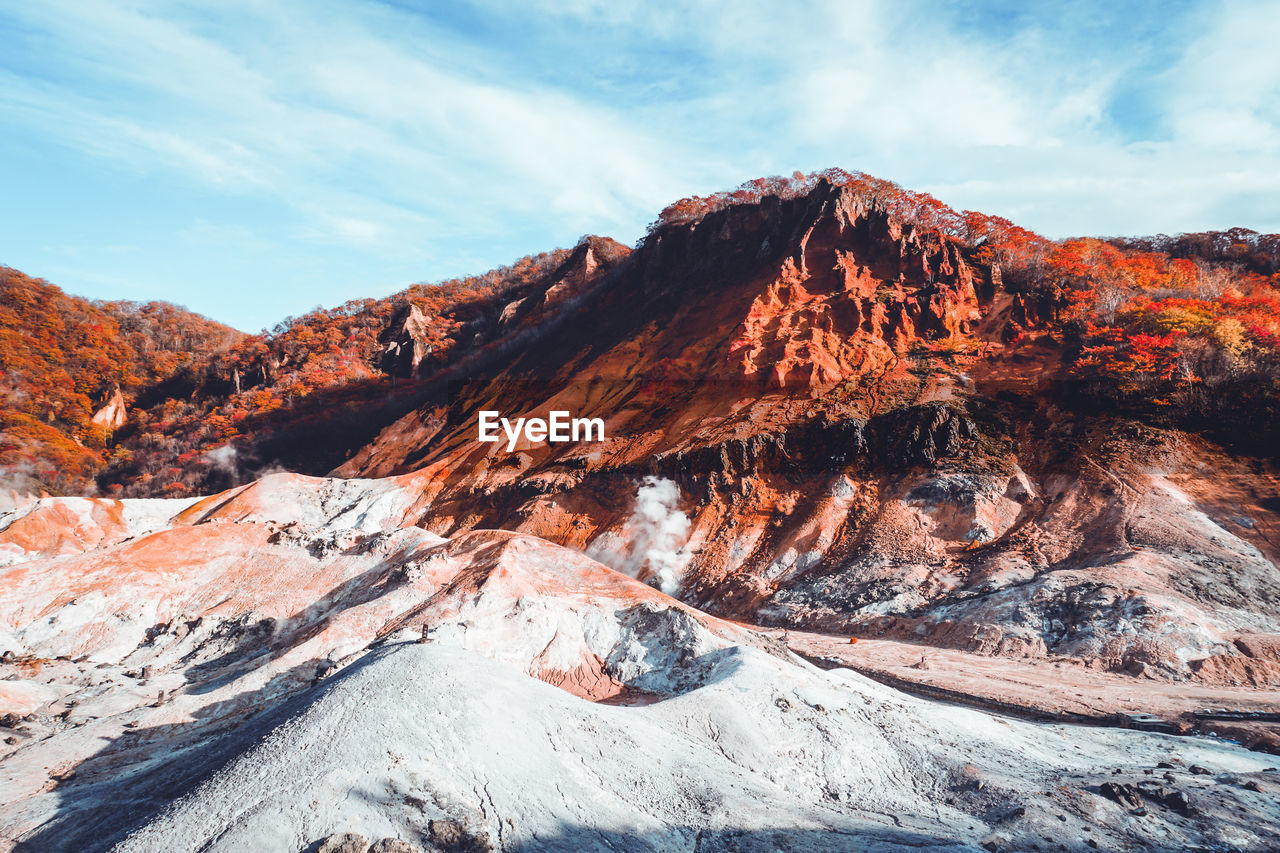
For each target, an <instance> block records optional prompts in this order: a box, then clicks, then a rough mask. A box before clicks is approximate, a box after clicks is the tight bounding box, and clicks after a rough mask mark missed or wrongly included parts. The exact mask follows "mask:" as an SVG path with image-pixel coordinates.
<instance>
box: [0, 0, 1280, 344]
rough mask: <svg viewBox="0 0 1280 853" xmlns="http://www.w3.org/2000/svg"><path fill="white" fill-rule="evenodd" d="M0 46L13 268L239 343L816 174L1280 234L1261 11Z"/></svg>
mask: <svg viewBox="0 0 1280 853" xmlns="http://www.w3.org/2000/svg"><path fill="white" fill-rule="evenodd" d="M0 35H2V36H3V38H4V43H5V44H6V51H5V52H4V54H3V56H0V116H2V117H0V130H3V131H4V135H5V140H4V141H3V142H0V155H4V156H3V161H4V163H5V164H7V165H0V169H9V170H11V174H10V175H9V177H10V178H12V179H13V180H12V181H11V182H10V183H12V184H13V185H14V186H15V187H17V189H16V190H15V192H18V193H22V192H25V193H27V194H28V195H29V198H26V199H25V200H24V199H23V198H18V199H16V203H15V204H11V205H10V208H11V210H13V211H19V210H23V209H28V210H29V209H31V208H32V207H33V206H34V207H37V208H38V207H39V206H40V205H41V204H44V205H45V206H46V207H47V208H49V212H48V215H47V216H46V217H44V218H39V217H31V216H29V215H26V216H24V215H22V214H17V216H16V217H15V222H14V223H8V222H6V223H5V225H6V227H5V229H3V230H4V232H5V233H6V234H7V236H6V237H4V238H0V240H4V242H0V262H7V263H11V264H15V265H18V266H31V265H34V266H35V267H37V268H36V269H33V271H34V272H42V271H44V270H49V271H50V274H51V271H52V270H53V262H52V260H51V259H49V258H46V257H44V256H42V255H41V254H40V252H39V251H38V249H37V248H36V247H38V246H42V245H49V244H51V243H57V244H66V243H68V242H72V240H71V239H70V238H69V237H68V236H67V235H63V234H50V233H38V230H37V229H44V230H45V231H47V230H48V229H49V228H50V227H51V226H55V227H60V228H63V229H65V230H67V231H68V232H74V233H75V234H77V235H79V236H78V237H77V238H76V239H79V240H81V242H82V243H83V251H82V252H81V254H80V255H79V258H78V267H80V268H86V267H87V265H89V264H91V263H93V262H94V261H95V260H96V261H97V262H100V263H101V265H102V266H103V270H102V274H101V275H100V276H97V277H96V278H97V280H99V281H104V280H119V279H122V278H130V277H132V278H134V279H135V280H136V282H137V283H136V284H135V286H134V288H133V289H134V290H135V291H136V290H138V289H139V288H141V289H142V290H143V291H149V292H152V293H156V294H157V295H167V296H169V297H170V298H176V299H178V301H188V302H191V303H193V305H194V306H195V307H200V308H203V309H204V310H208V311H213V312H214V313H215V314H219V315H220V316H223V317H227V318H229V319H233V320H235V321H237V322H240V323H241V324H242V325H256V324H264V323H269V322H271V321H272V320H273V319H274V318H275V317H277V316H279V315H281V314H283V313H289V312H290V311H292V310H296V309H297V308H298V303H299V301H302V302H313V301H315V300H316V299H317V298H319V299H320V300H322V301H325V302H334V301H339V300H340V299H344V298H349V297H351V296H355V295H360V294H366V293H372V292H378V291H380V290H381V291H385V290H388V289H391V288H392V287H394V286H397V285H403V284H405V283H407V282H408V281H409V280H417V279H423V278H426V279H430V278H436V277H440V276H443V275H447V274H454V273H462V272H473V271H479V269H481V268H484V267H488V266H492V265H495V264H498V263H503V262H505V261H508V260H511V259H512V258H513V257H514V256H515V255H516V254H520V253H523V252H527V251H533V250H536V249H540V248H550V247H551V246H554V245H557V244H564V243H567V242H569V241H571V240H572V239H573V238H575V237H576V236H577V235H578V234H580V233H583V232H588V231H591V232H597V233H612V234H614V235H616V236H619V237H621V238H623V239H626V240H632V239H634V238H635V237H636V236H638V235H639V233H640V231H641V229H642V228H643V225H644V223H645V222H647V221H648V220H649V219H651V218H652V217H653V215H654V213H656V211H657V210H658V209H660V208H661V207H662V206H663V205H664V204H665V203H666V202H669V201H671V200H673V199H675V198H677V197H679V196H681V195H685V194H688V193H691V192H706V191H710V190H713V189H717V188H722V187H724V186H726V185H729V184H733V183H736V182H738V181H740V180H743V179H746V178H750V177H754V176H757V175H760V174H768V173H789V172H791V171H793V170H794V169H797V168H800V169H811V168H818V167H822V166H826V165H843V166H846V167H849V168H859V169H864V170H867V171H871V172H873V173H877V174H881V175H883V176H885V177H889V178H893V179H895V180H898V181H901V182H903V183H905V184H907V185H911V186H917V187H922V188H926V189H930V190H933V191H935V192H937V193H938V194H940V195H941V196H942V197H944V198H945V199H946V200H948V201H951V202H953V203H955V204H958V205H961V206H966V207H976V208H982V209H988V210H991V211H993V212H997V213H1002V214H1005V215H1008V216H1011V217H1014V218H1017V219H1019V220H1020V221H1023V222H1024V223H1025V224H1027V225H1029V226H1031V227H1034V228H1038V229H1040V230H1042V231H1044V232H1046V233H1049V234H1051V235H1065V234H1070V233H1086V232H1109V233H1122V232H1124V233H1135V232H1150V231H1158V230H1165V231H1172V230H1187V229H1198V228H1204V227H1223V226H1227V225H1232V224H1248V225H1252V226H1254V227H1260V228H1264V229H1280V213H1277V212H1276V210H1275V208H1274V205H1268V204H1264V203H1263V199H1264V198H1267V197H1274V194H1275V192H1276V191H1277V190H1280V169H1276V168H1275V167H1276V164H1277V162H1280V156H1278V155H1280V132H1278V130H1277V128H1278V126H1280V115H1278V113H1277V110H1278V109H1280V107H1278V105H1280V60H1278V59H1277V52H1276V51H1275V50H1274V45H1275V44H1276V43H1277V42H1278V41H1280V16H1277V15H1276V14H1275V9H1274V4H1272V3H1270V2H1266V0H1261V2H1247V0H1246V2H1229V3H1228V2H1222V3H1211V2H1203V3H1190V2H1170V3H1165V4H1160V7H1159V8H1158V9H1157V8H1156V7H1155V6H1152V7H1151V8H1150V9H1147V8H1144V7H1141V4H1135V5H1134V7H1133V8H1130V9H1124V8H1121V7H1118V6H1116V4H1109V3H1102V2H1085V0H1077V2H1075V3H1071V4H1063V5H1062V6H1056V7H1055V9H1054V10H1048V9H1047V8H1046V9H1039V8H1036V7H1034V6H1030V7H1029V6H1027V4H1020V3H1012V2H1005V0H984V2H968V3H959V4H956V3H949V4H942V3H923V2H905V3H903V2H889V0H863V2H839V0H812V2H804V3H795V4H779V3H776V2H764V0H742V2H737V3H732V4H724V3H712V2H692V3H689V4H681V6H680V8H678V9H677V8H675V7H674V6H670V5H667V4H655V3H643V2H638V0H637V2H632V0H614V2H603V0H575V2H569V3H564V2H550V0H546V2H538V3H530V4H524V5H522V6H520V7H519V8H515V7H514V6H513V4H509V3H504V2H498V0H473V2H470V3H466V2H459V3H456V4H439V5H436V4H428V5H426V6H424V7H417V6H416V5H413V4H408V3H405V4H398V3H390V2H388V3H376V2H364V3H339V2H336V0H314V2H306V3H303V2H298V0H282V2H278V3H274V4H269V5H265V4H260V3H250V2H246V0H226V2H219V3H211V2H199V0H197V2H190V3H184V4H181V5H175V4H170V3H158V2H150V0H137V2H134V3H130V4H119V3H92V2H90V3H86V2H79V0H77V2H71V1H70V0H46V2H42V3H17V2H9V0H0ZM33 168H35V169H37V170H40V171H42V172H43V173H44V174H42V175H40V178H41V180H35V179H34V178H33V177H32V175H31V171H32V169H33ZM41 194H43V196H44V199H43V201H42V200H41V198H39V197H37V196H40V195H41ZM50 199H57V204H58V205H60V207H58V208H57V209H56V210H55V209H54V206H55V203H54V201H51V200H50ZM73 200H74V205H73V204H72V202H73ZM10 226H13V227H10ZM126 230H127V232H128V233H121V232H122V231H126ZM243 231H247V232H248V233H249V234H251V236H252V240H251V241H248V242H246V239H245V237H244V234H243V233H242V232H243ZM179 235H185V236H181V237H180V236H179ZM192 235H199V236H200V239H195V240H193V239H191V236H192ZM219 235H221V236H219ZM220 239H222V240H225V241H226V242H224V243H223V244H222V251H221V252H219V249H218V246H217V245H216V244H217V241H218V240H220ZM124 242H127V243H129V244H131V245H134V244H136V245H139V246H140V247H141V249H142V251H140V252H138V253H131V254H130V255H129V256H127V257H126V256H121V255H120V253H118V252H117V253H114V255H113V254H112V253H110V252H108V251H107V250H106V248H105V247H107V246H109V245H119V244H121V243H124ZM250 245H251V246H253V247H255V248H254V250H253V251H248V250H245V247H246V246H250ZM264 245H266V246H270V247H272V251H271V252H266V253H263V252H259V251H257V249H259V248H261V247H262V246H264ZM178 247H180V248H181V252H182V253H179V248H178ZM242 250H244V251H242ZM148 253H152V254H154V255H155V256H159V257H165V260H164V262H163V263H160V262H153V263H151V264H150V265H149V266H145V267H144V266H142V265H141V261H137V260H134V259H135V257H136V258H143V257H146V256H147V255H148ZM264 255H266V256H267V257H266V258H264V257H263V256H264ZM250 256H252V258H253V263H252V264H251V263H250ZM152 260H153V261H154V260H155V259H154V258H153V259H152ZM130 263H133V264H134V265H133V266H130ZM42 265H43V269H41V268H40V267H42ZM255 275H257V276H259V277H260V278H259V280H257V281H251V280H244V279H245V278H246V277H247V278H252V277H253V276H255ZM308 276H312V277H314V278H313V279H309V278H308ZM214 280H217V281H219V282H221V283H222V284H221V287H220V290H219V291H218V292H217V293H212V292H209V289H208V288H209V285H210V282H212V281H214ZM227 281H234V282H236V284H235V285H234V286H227V285H226V284H225V283H226V282H227ZM306 281H310V282H311V285H310V286H309V287H307V288H306V295H305V297H303V298H301V300H299V299H298V298H296V297H295V296H294V295H292V289H293V288H296V287H298V286H299V283H300V282H306ZM62 283H63V284H65V285H68V286H70V287H71V288H72V289H75V287H76V286H77V285H79V284H83V286H84V287H88V288H92V287H93V286H94V285H93V283H92V282H91V281H90V280H89V278H88V277H84V278H78V279H75V280H69V281H63V282H62ZM271 284H275V285H276V287H275V288H270V287H264V285H271ZM163 291H168V292H163ZM188 291H189V293H188ZM219 299H222V300H224V301H231V302H233V303H234V304H233V306H232V307H229V308H227V309H225V310H224V309H221V308H219V306H218V300H219ZM290 306H291V307H290Z"/></svg>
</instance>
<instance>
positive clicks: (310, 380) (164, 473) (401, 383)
mask: <svg viewBox="0 0 1280 853" xmlns="http://www.w3.org/2000/svg"><path fill="white" fill-rule="evenodd" d="M589 240H591V241H593V242H592V243H591V245H592V246H593V247H594V248H595V250H596V252H597V254H598V255H603V256H606V257H610V256H613V255H616V253H617V252H619V251H621V252H624V253H625V251H626V250H625V248H624V247H621V246H619V245H618V244H616V243H613V241H609V240H603V239H600V238H589ZM570 252H571V250H565V249H557V250H555V251H552V252H546V253H543V254H539V255H533V256H529V257H525V258H521V259H520V260H518V261H516V262H515V263H513V264H511V265H509V266H504V267H500V268H498V269H495V270H492V271H490V272H487V273H485V274H483V275H478V276H469V277H466V278H460V279H452V280H448V281H443V282H439V283H435V284H415V285H412V286H410V287H409V288H407V289H405V290H403V291H401V292H399V293H396V294H394V295H392V296H390V297H387V298H385V299H359V300H353V301H351V302H347V303H345V304H343V305H339V306H337V307H336V308H317V309H315V310H314V311H311V312H309V313H307V314H304V315H302V316H300V317H290V318H287V319H285V320H284V321H282V322H281V323H279V324H278V325H276V326H275V328H273V329H271V330H269V331H264V332H263V333H261V334H258V335H251V336H246V337H244V338H243V339H241V340H240V341H239V342H237V343H236V344H235V345H234V346H232V347H230V348H228V349H226V350H224V351H222V352H219V353H217V354H215V355H213V356H212V357H211V358H209V359H207V360H205V362H204V363H203V364H201V365H192V366H191V367H190V368H189V369H188V370H186V371H184V372H182V373H180V374H178V375H176V376H175V377H172V378H171V379H170V380H169V381H168V382H166V383H163V384H161V385H160V386H157V388H156V389H154V390H153V393H151V394H150V395H147V396H146V397H143V398H141V399H140V404H141V405H140V406H139V407H138V408H137V409H136V410H135V411H133V412H132V413H131V415H130V426H129V428H128V430H127V431H126V432H125V434H124V435H123V436H122V442H121V446H120V447H119V449H118V450H117V451H116V453H115V455H114V457H113V459H112V461H111V464H110V465H109V467H108V468H107V469H106V470H105V471H104V472H103V473H102V474H101V476H100V478H99V479H100V482H101V484H102V486H103V487H104V488H105V489H107V490H108V491H113V492H114V493H115V494H124V495H143V494H155V493H156V492H163V493H165V494H189V493H193V492H198V491H208V490H210V489H215V488H220V487H224V486H227V485H230V484H232V483H235V482H239V481H241V480H243V479H244V478H246V477H249V476H252V475H254V474H256V473H261V472H262V471H264V470H268V469H269V468H270V467H271V466H273V465H276V464H282V463H283V464H287V465H288V466H289V467H293V468H301V469H305V470H328V469H329V468H331V467H333V466H334V465H336V464H338V463H340V462H341V461H342V460H343V458H345V453H347V452H349V451H350V449H351V448H352V446H353V445H358V444H359V443H361V442H365V441H368V440H371V439H372V438H373V436H374V435H376V432H377V429H379V428H380V427H381V426H383V425H385V424H386V423H387V422H389V418H392V417H394V416H395V415H396V414H399V413H401V412H402V411H403V410H404V409H406V408H407V407H408V406H409V405H410V404H411V403H412V402H413V401H414V400H415V394H416V393H417V387H418V386H419V385H420V384H422V383H423V382H426V381H428V380H430V379H431V378H432V377H433V376H434V375H435V374H436V372H438V371H439V370H441V369H443V368H444V367H446V366H448V365H451V364H453V363H455V362H457V361H458V360H459V359H461V358H463V357H464V356H467V355H470V354H475V353H477V352H481V351H483V350H485V349H486V348H487V347H493V346H495V342H496V339H497V337H498V332H499V328H498V323H497V320H498V316H499V314H500V313H501V311H502V309H503V308H504V306H506V305H507V304H509V303H510V302H511V301H513V300H515V299H518V298H520V297H521V296H522V295H523V294H525V293H526V292H528V291H529V290H530V289H532V288H537V287H541V286H545V285H546V283H547V281H548V280H549V277H550V276H551V275H552V274H553V273H554V272H555V271H556V270H557V268H558V267H559V266H560V265H561V264H563V263H564V262H565V260H566V259H567V258H568V256H569V255H570ZM407 305H413V306H416V307H417V308H418V310H419V311H420V312H421V315H422V316H423V317H425V318H426V323H425V326H424V327H423V328H422V329H421V330H420V333H421V336H422V337H421V340H420V344H421V346H423V348H424V349H425V350H426V351H428V352H429V353H430V354H429V355H428V356H427V357H426V358H425V359H424V361H423V363H422V364H421V365H420V366H419V369H418V373H417V374H416V375H414V376H412V377H409V378H407V379H404V378H400V379H397V378H396V377H395V376H393V375H391V374H390V373H389V372H387V371H386V370H385V369H384V364H383V355H384V352H385V343H384V342H383V341H382V340H381V339H380V338H381V336H382V334H383V332H384V331H385V330H386V329H387V327H388V325H389V324H390V323H391V322H392V321H393V319H394V318H395V317H396V316H397V314H398V313H399V312H400V311H401V309H402V308H404V307H405V306H407Z"/></svg>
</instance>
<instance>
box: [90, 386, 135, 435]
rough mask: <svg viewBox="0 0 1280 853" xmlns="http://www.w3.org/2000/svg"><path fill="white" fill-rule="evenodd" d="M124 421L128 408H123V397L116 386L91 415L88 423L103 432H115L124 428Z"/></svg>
mask: <svg viewBox="0 0 1280 853" xmlns="http://www.w3.org/2000/svg"><path fill="white" fill-rule="evenodd" d="M126 420H128V408H127V407H126V406H125V402H124V395H123V394H122V393H120V386H119V385H117V386H116V389H115V390H114V391H113V392H111V396H110V397H108V398H107V401H106V402H105V403H103V405H102V407H101V408H100V409H98V411H96V412H94V413H93V417H92V418H90V422H91V423H93V424H94V425H95V426H100V427H102V428H103V429H105V430H115V429H119V428H120V427H122V426H124V423H125V421H126Z"/></svg>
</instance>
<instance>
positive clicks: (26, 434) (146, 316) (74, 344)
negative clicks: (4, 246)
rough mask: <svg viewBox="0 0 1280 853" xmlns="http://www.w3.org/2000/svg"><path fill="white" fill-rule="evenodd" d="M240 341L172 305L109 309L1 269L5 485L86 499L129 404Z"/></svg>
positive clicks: (1, 470)
mask: <svg viewBox="0 0 1280 853" xmlns="http://www.w3.org/2000/svg"><path fill="white" fill-rule="evenodd" d="M241 337H243V335H241V333H240V332H237V331H236V330H235V329H232V328H230V327H229V326H224V325H222V324H221V323H215V322H213V321H212V320H209V319H206V318H205V317H201V316H200V315H198V314H193V313H191V312H190V311H187V310H185V309H183V308H179V307H178V306H176V305H170V304H168V303H165V302H148V303H138V302H127V301H115V302H102V301H90V300H86V299H81V298H79V297H76V296H69V295H67V294H65V293H63V292H62V290H61V289H59V288H58V287H57V286H55V285H52V284H49V283H48V282H46V281H42V280H40V279H33V278H30V277H28V276H25V275H23V274H22V273H20V272H18V271H17V270H13V269H9V268H8V267H0V430H2V435H3V439H2V440H0V486H4V487H8V488H11V489H14V488H16V489H17V490H19V491H24V492H27V491H30V492H41V491H45V490H48V491H53V492H55V493H58V492H72V493H75V492H82V491H84V489H85V488H87V487H88V485H89V484H90V483H92V481H93V477H94V475H96V474H97V472H98V470H99V469H101V467H102V466H103V464H104V463H105V461H106V459H107V458H108V457H109V456H111V454H112V451H113V449H114V447H113V445H114V441H113V438H114V435H113V434H114V433H115V432H116V431H117V430H119V429H120V428H121V427H122V426H123V425H124V424H125V423H126V419H127V414H126V412H127V408H128V406H129V404H130V401H131V400H133V399H134V398H135V397H136V396H137V395H138V394H139V393H141V392H143V391H144V390H146V389H149V388H152V387H154V386H155V385H156V384H157V383H159V382H162V381H164V380H166V379H167V378H168V377H170V376H172V375H173V374H175V373H177V372H180V371H181V370H183V369H184V368H189V367H191V366H192V365H198V364H203V362H204V360H205V359H206V358H208V357H209V356H211V355H212V354H213V353H215V352H217V351H219V350H221V349H223V348H225V347H227V346H230V345H231V344H233V343H235V342H236V341H237V340H239V339H240V338H241Z"/></svg>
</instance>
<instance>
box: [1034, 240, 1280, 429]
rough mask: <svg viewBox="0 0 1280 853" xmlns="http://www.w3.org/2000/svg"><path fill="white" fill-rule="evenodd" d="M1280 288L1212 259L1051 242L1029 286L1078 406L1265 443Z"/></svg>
mask: <svg viewBox="0 0 1280 853" xmlns="http://www.w3.org/2000/svg"><path fill="white" fill-rule="evenodd" d="M1277 284H1280V279H1278V278H1277V276H1275V275H1274V274H1273V275H1272V276H1270V277H1267V276H1264V275H1261V274H1259V273H1257V272H1252V271H1249V270H1245V269H1241V268H1239V267H1236V266H1233V265H1225V264H1224V263H1223V262H1221V261H1218V260H1210V261H1206V260H1204V259H1202V258H1196V259H1192V258H1187V257H1182V258H1178V257H1172V256H1170V255H1169V254H1167V253H1164V252H1159V251H1148V250H1127V249H1125V248H1121V247H1120V246H1119V245H1116V244H1115V243H1111V242H1104V241H1101V240H1092V239H1077V240H1067V241H1064V242H1062V243H1059V244H1057V245H1056V246H1055V247H1054V248H1053V250H1052V251H1051V252H1050V253H1049V254H1048V255H1047V256H1046V257H1045V258H1044V259H1043V270H1042V273H1041V279H1040V282H1039V287H1040V288H1041V289H1042V290H1045V291H1048V292H1051V293H1053V294H1054V295H1055V296H1056V299H1057V303H1058V306H1059V310H1058V312H1057V313H1056V316H1055V317H1054V320H1055V321H1056V323H1057V324H1058V325H1059V326H1060V327H1061V329H1062V330H1063V333H1064V336H1065V339H1066V340H1067V341H1068V342H1069V343H1074V344H1075V349H1074V358H1073V362H1072V365H1071V376H1072V377H1074V378H1075V379H1076V380H1079V382H1080V385H1079V386H1077V388H1076V390H1077V391H1079V392H1080V393H1081V394H1082V395H1083V396H1084V397H1086V398H1090V399H1093V400H1095V401H1098V402H1103V403H1107V404H1109V405H1120V406H1122V407H1123V408H1126V409H1129V410H1132V411H1136V412H1145V413H1148V414H1155V415H1159V416H1161V417H1162V418H1164V419H1168V420H1172V421H1176V422H1179V423H1184V424H1189V425H1193V426H1203V427H1211V428H1217V429H1221V430H1225V431H1228V432H1231V433H1234V434H1235V435H1237V436H1244V435H1253V436H1254V437H1255V438H1257V439H1258V440H1263V439H1264V437H1265V436H1269V435H1271V434H1272V433H1274V432H1275V430H1276V428H1277V426H1278V425H1280V290H1278V289H1277Z"/></svg>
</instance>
